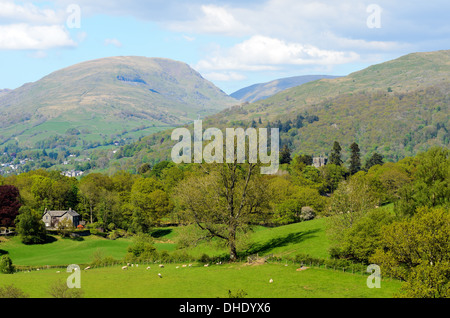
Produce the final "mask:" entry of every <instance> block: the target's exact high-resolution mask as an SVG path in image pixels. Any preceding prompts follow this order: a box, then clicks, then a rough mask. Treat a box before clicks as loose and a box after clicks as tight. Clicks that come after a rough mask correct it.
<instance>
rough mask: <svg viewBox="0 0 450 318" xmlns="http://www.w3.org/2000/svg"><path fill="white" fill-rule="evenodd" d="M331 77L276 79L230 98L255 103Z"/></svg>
mask: <svg viewBox="0 0 450 318" xmlns="http://www.w3.org/2000/svg"><path fill="white" fill-rule="evenodd" d="M336 77H337V76H331V75H302V76H293V77H286V78H280V79H276V80H273V81H270V82H266V83H259V84H254V85H251V86H248V87H244V88H241V89H240V90H238V91H236V92H234V93H232V94H230V96H231V97H233V98H236V99H237V100H239V101H241V102H250V103H253V102H256V101H258V100H261V99H265V98H267V97H270V96H272V95H275V94H276V93H278V92H281V91H282V90H285V89H288V88H291V87H295V86H299V85H302V84H305V83H308V82H312V81H316V80H319V79H323V78H336Z"/></svg>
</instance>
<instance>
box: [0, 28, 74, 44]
mask: <svg viewBox="0 0 450 318" xmlns="http://www.w3.org/2000/svg"><path fill="white" fill-rule="evenodd" d="M74 46H76V43H75V42H74V41H73V40H72V39H71V38H70V36H69V34H68V32H67V30H66V29H65V28H64V27H63V26H60V25H38V26H32V25H28V24H25V23H20V24H10V25H0V49H4V50H46V49H51V48H55V47H74Z"/></svg>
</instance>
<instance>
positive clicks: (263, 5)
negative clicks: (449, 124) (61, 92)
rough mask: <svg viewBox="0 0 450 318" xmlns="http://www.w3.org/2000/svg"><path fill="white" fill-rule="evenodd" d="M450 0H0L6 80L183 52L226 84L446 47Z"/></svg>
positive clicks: (1, 79)
mask: <svg viewBox="0 0 450 318" xmlns="http://www.w3.org/2000/svg"><path fill="white" fill-rule="evenodd" d="M448 12H450V2H449V1H448V0H442V1H439V0H438V1H433V0H430V1H384V0H383V1H377V0H369V1H356V0H343V1H335V0H317V1H309V0H267V1H245V0H242V1H236V0H232V1H222V0H213V1H203V0H192V1H172V0H164V1H163V0H152V1H135V0H128V1H119V0H110V1H106V0H104V1H103V0H102V1H88V0H78V1H77V0H55V1H13V0H0V61H1V62H0V69H1V76H0V89H1V88H11V89H14V88H17V87H19V86H21V85H23V84H24V83H27V82H32V81H36V80H38V79H40V78H42V77H43V76H45V75H47V74H49V73H51V72H53V71H56V70H58V69H61V68H63V67H67V66H70V65H73V64H76V63H79V62H83V61H86V60H91V59H96V58H102V57H108V56H117V55H138V56H147V57H166V58H171V59H174V60H178V61H182V62H185V63H187V64H189V65H190V66H191V67H193V68H194V69H195V70H197V71H199V72H200V73H201V74H202V76H203V77H205V78H206V79H208V80H210V81H211V82H213V83H214V84H215V85H217V86H218V87H220V88H221V89H222V90H224V91H225V92H226V93H232V92H234V91H236V90H238V89H240V88H242V87H245V86H248V85H251V84H254V83H260V82H266V81H269V80H272V79H276V78H281V77H288V76H296V75H307V74H329V75H347V74H349V73H351V72H354V71H357V70H360V69H362V68H365V67H367V66H369V65H372V64H376V63H381V62H384V61H387V60H390V59H394V58H397V57H399V56H401V55H404V54H408V53H412V52H424V51H435V50H446V49H450V48H449V43H450V23H449V14H448Z"/></svg>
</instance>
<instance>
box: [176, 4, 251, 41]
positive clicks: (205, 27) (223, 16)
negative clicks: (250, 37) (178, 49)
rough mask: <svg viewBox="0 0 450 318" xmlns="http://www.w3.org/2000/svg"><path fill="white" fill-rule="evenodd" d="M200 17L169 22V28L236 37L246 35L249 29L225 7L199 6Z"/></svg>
mask: <svg viewBox="0 0 450 318" xmlns="http://www.w3.org/2000/svg"><path fill="white" fill-rule="evenodd" d="M200 11H201V13H202V14H201V15H199V16H198V17H196V18H195V19H193V20H189V21H176V22H170V23H169V28H170V29H172V30H175V31H184V32H186V31H188V32H195V33H213V34H224V35H238V34H242V33H247V32H249V31H250V28H249V27H248V26H247V25H245V24H244V23H241V22H239V21H238V20H237V19H236V18H235V17H234V16H233V14H232V13H231V12H230V11H229V10H228V9H226V8H225V7H220V6H216V5H202V6H200Z"/></svg>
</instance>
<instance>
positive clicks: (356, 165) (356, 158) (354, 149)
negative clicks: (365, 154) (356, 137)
mask: <svg viewBox="0 0 450 318" xmlns="http://www.w3.org/2000/svg"><path fill="white" fill-rule="evenodd" d="M350 151H351V155H350V167H349V169H348V170H349V172H350V175H353V174H355V173H357V172H358V171H360V170H361V157H360V150H359V146H358V144H357V143H356V142H353V143H352V144H351V145H350Z"/></svg>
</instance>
